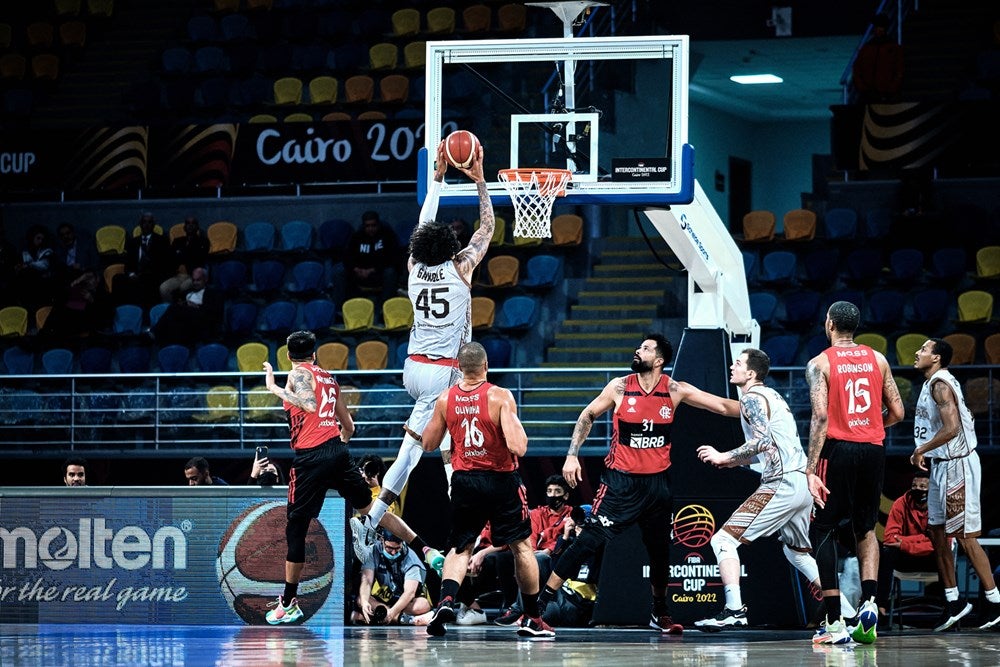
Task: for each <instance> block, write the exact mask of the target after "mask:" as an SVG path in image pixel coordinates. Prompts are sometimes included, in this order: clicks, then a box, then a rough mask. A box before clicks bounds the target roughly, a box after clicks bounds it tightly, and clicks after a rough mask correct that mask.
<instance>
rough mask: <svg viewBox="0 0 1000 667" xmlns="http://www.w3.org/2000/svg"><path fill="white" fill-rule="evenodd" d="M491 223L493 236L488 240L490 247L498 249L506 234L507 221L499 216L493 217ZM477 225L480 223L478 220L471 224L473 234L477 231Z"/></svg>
mask: <svg viewBox="0 0 1000 667" xmlns="http://www.w3.org/2000/svg"><path fill="white" fill-rule="evenodd" d="M493 222H494V224H493V236H492V237H491V238H490V247H491V248H498V247H500V246H502V245H503V242H504V238H505V236H506V234H507V221H506V220H504V219H503V218H501V217H500V216H494V218H493ZM479 225H480V221H479V220H478V219H477V220H476V221H475V222H474V223H472V230H473V232H475V231H476V230H478V229H479Z"/></svg>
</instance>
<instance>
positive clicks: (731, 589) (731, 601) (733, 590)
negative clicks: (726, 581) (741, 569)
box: [723, 584, 743, 611]
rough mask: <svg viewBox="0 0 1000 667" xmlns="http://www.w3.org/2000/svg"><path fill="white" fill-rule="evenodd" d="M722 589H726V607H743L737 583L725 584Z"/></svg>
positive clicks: (731, 608) (735, 608)
mask: <svg viewBox="0 0 1000 667" xmlns="http://www.w3.org/2000/svg"><path fill="white" fill-rule="evenodd" d="M723 590H725V591H726V609H730V610H733V611H738V610H740V609H742V608H743V597H742V596H741V595H740V586H739V584H735V585H732V586H725V587H724V589H723Z"/></svg>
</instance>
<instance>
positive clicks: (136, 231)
mask: <svg viewBox="0 0 1000 667" xmlns="http://www.w3.org/2000/svg"><path fill="white" fill-rule="evenodd" d="M180 225H181V228H182V229H183V226H184V223H180ZM153 233H154V234H159V235H161V236H162V235H163V227H160V226H159V225H153ZM140 236H142V227H140V226H139V225H136V226H135V227H133V228H132V237H133V238H138V237H140Z"/></svg>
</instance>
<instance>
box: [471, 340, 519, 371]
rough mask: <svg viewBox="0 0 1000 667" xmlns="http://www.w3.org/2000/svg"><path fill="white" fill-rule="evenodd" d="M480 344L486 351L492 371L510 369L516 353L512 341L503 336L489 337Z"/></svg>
mask: <svg viewBox="0 0 1000 667" xmlns="http://www.w3.org/2000/svg"><path fill="white" fill-rule="evenodd" d="M479 342H480V343H481V344H482V346H483V347H484V348H485V349H486V358H487V360H488V361H489V365H490V370H491V371H493V370H494V369H497V368H510V366H511V357H512V356H513V352H514V348H513V345H511V342H510V340H508V339H507V338H504V337H503V336H487V337H486V338H483V339H482V340H481V341H479Z"/></svg>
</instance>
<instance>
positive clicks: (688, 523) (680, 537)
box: [673, 505, 715, 549]
mask: <svg viewBox="0 0 1000 667" xmlns="http://www.w3.org/2000/svg"><path fill="white" fill-rule="evenodd" d="M713 534H715V517H714V516H712V513H711V512H709V511H708V508H706V507H703V506H701V505H685V506H684V507H682V508H680V509H679V510H677V512H676V513H675V514H674V530H673V538H674V544H682V545H684V546H686V547H690V548H692V549H697V548H698V547H703V546H705V545H706V544H708V543H709V541H710V540H711V539H712V535H713Z"/></svg>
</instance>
